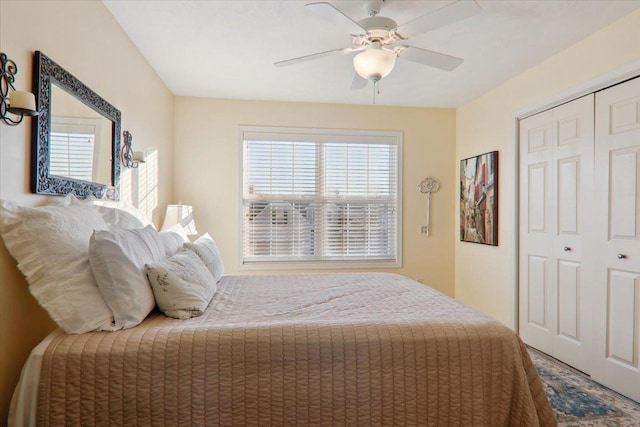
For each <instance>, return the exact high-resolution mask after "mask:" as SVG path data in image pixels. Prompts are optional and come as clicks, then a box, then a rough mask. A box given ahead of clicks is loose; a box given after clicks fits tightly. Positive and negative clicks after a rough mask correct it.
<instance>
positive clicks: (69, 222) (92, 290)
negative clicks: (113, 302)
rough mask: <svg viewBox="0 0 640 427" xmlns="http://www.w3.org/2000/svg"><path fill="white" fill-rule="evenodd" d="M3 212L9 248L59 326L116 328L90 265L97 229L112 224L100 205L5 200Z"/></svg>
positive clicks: (80, 329) (73, 329)
mask: <svg viewBox="0 0 640 427" xmlns="http://www.w3.org/2000/svg"><path fill="white" fill-rule="evenodd" d="M0 215H1V216H2V230H1V231H2V237H3V239H4V242H5V245H6V246H7V249H8V250H9V252H10V253H11V255H12V256H13V257H14V258H15V259H16V261H18V268H19V269H20V271H22V274H24V276H25V278H26V279H27V282H28V283H29V291H30V292H31V294H32V295H33V296H34V297H35V298H36V300H37V301H38V302H39V303H40V305H42V306H43V307H44V308H45V310H47V312H48V313H49V315H50V316H51V318H52V319H53V320H54V321H55V322H56V323H57V324H58V326H60V327H61V328H62V329H64V330H65V331H66V332H68V333H72V334H74V333H78V334H79V333H83V332H88V331H93V330H114V329H116V328H115V327H114V325H113V313H112V312H111V310H110V309H109V307H108V306H107V304H106V303H105V301H104V299H103V298H102V295H101V294H100V290H99V289H98V287H97V286H96V281H95V279H94V278H93V274H92V273H91V267H90V265H89V255H88V249H89V238H90V237H91V234H92V233H93V231H94V230H106V229H107V225H106V224H105V222H104V220H103V219H102V217H101V216H100V215H99V214H98V213H97V212H96V211H95V210H94V209H92V208H91V207H89V206H64V205H50V206H43V207H38V208H29V207H21V206H17V205H15V204H14V203H12V202H8V201H1V202H0Z"/></svg>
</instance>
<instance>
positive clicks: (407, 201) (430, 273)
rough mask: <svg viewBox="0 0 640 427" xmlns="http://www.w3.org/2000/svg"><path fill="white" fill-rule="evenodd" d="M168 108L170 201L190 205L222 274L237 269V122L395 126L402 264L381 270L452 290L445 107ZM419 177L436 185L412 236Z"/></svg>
mask: <svg viewBox="0 0 640 427" xmlns="http://www.w3.org/2000/svg"><path fill="white" fill-rule="evenodd" d="M175 112H176V115H175V146H174V148H175V153H174V155H175V165H174V167H175V181H174V188H175V196H176V199H175V201H176V202H178V201H181V202H182V203H185V204H192V205H193V206H194V216H195V220H196V223H197V227H198V231H199V232H201V233H202V232H204V231H208V232H209V233H210V234H211V235H212V236H213V238H214V239H215V240H216V242H217V243H218V245H219V246H220V251H221V254H222V257H223V259H224V262H225V269H226V271H227V272H229V273H237V272H238V244H239V242H238V221H239V219H240V218H241V215H240V214H239V213H238V197H239V191H240V190H239V183H238V181H239V162H240V160H239V147H240V143H239V140H238V138H239V130H238V126H239V125H257V126H261V125H262V126H287V127H308V128H331V129H366V130H399V131H402V132H403V163H402V167H403V177H402V179H403V187H404V189H403V194H402V198H403V207H402V209H403V218H402V222H403V236H402V239H403V253H402V257H403V266H402V268H397V269H390V270H386V271H392V272H396V273H400V274H403V275H406V276H408V277H411V278H422V279H423V280H424V283H427V284H429V285H432V286H434V287H435V288H436V289H439V290H441V291H442V292H444V293H446V294H448V295H453V241H452V239H451V233H452V230H453V217H452V212H453V211H454V202H453V199H452V197H451V194H452V193H454V192H455V191H456V182H455V176H454V173H455V172H454V170H453V168H452V167H451V165H452V163H454V150H455V147H454V140H455V113H454V111H453V110H446V109H429V108H398V107H395V108H389V107H380V106H348V105H329V104H310V103H281V102H259V101H237V100H216V99H202V98H177V99H176V104H175ZM425 176H434V177H436V178H437V179H439V180H440V181H441V184H442V185H441V189H440V192H439V193H436V194H434V195H433V196H432V204H431V229H432V235H431V236H430V237H426V236H424V235H420V234H419V226H420V225H424V224H425V222H426V220H425V216H426V197H425V196H424V195H423V194H421V193H420V192H419V191H418V189H417V185H418V183H419V182H420V181H421V180H422V179H423V178H424V177H425ZM324 271H326V270H324ZM252 273H253V272H252Z"/></svg>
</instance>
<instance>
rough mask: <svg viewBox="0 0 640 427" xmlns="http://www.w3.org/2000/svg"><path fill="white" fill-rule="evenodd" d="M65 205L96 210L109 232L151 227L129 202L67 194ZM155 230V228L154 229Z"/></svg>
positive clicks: (149, 222) (147, 219)
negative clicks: (88, 207)
mask: <svg viewBox="0 0 640 427" xmlns="http://www.w3.org/2000/svg"><path fill="white" fill-rule="evenodd" d="M63 203H65V204H67V205H90V206H92V207H93V208H94V209H97V210H98V212H99V213H100V215H101V216H102V219H104V221H105V222H106V223H107V226H108V227H109V230H115V229H119V228H127V229H139V228H145V227H146V226H148V225H151V226H153V224H152V223H151V221H150V220H149V218H147V217H146V215H145V214H144V213H142V212H141V211H140V210H138V209H136V207H135V206H133V203H131V202H113V201H109V200H101V199H96V198H95V197H93V196H88V197H87V198H86V199H83V200H81V199H78V198H77V197H75V196H74V195H73V194H67V195H66V196H65V200H64V202H63ZM154 228H155V227H154Z"/></svg>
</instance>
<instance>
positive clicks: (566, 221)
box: [552, 94, 594, 373]
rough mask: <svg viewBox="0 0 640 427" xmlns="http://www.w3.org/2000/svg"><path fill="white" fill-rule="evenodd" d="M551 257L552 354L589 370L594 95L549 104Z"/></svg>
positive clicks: (590, 343)
mask: <svg viewBox="0 0 640 427" xmlns="http://www.w3.org/2000/svg"><path fill="white" fill-rule="evenodd" d="M552 111H553V143H554V145H553V160H554V165H553V177H552V180H553V200H554V203H553V222H554V232H555V235H554V238H553V258H554V261H555V269H554V273H555V277H554V280H553V283H554V284H555V294H554V296H553V299H555V308H556V312H555V313H554V315H555V316H556V317H557V320H556V329H555V330H554V331H553V332H554V334H553V356H554V357H556V358H558V359H560V360H562V361H564V362H565V363H568V364H569V365H571V366H573V367H575V368H577V369H580V370H581V371H584V372H587V373H588V372H590V363H591V361H590V357H591V351H590V350H591V348H592V347H590V346H592V341H591V340H592V332H591V331H590V329H589V327H590V326H591V315H590V310H589V308H588V306H589V302H590V301H592V298H591V296H590V294H589V292H590V291H591V287H590V285H591V283H592V282H590V280H591V279H592V277H593V264H592V263H590V262H588V261H589V258H588V255H587V252H588V250H589V245H588V244H589V236H591V234H592V230H593V228H592V218H593V215H591V210H592V206H593V152H594V148H593V139H594V129H593V126H594V120H593V114H594V96H593V94H590V95H588V96H584V97H582V98H579V99H576V100H575V101H572V102H569V103H566V104H564V105H561V106H559V107H556V108H554V109H553V110H552Z"/></svg>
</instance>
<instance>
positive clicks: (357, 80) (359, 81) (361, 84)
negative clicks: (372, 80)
mask: <svg viewBox="0 0 640 427" xmlns="http://www.w3.org/2000/svg"><path fill="white" fill-rule="evenodd" d="M368 83H369V81H368V80H367V79H363V78H362V77H360V74H358V73H353V81H352V82H351V90H359V89H364V88H365V87H367V84H368Z"/></svg>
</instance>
